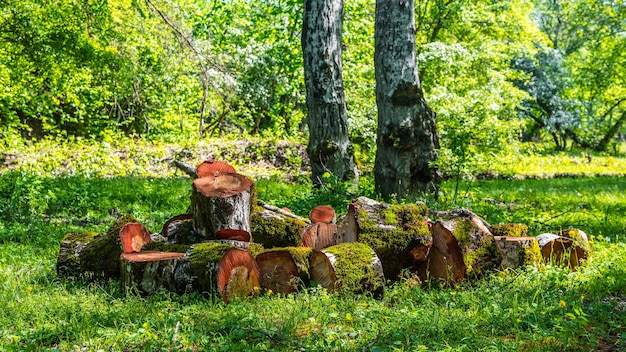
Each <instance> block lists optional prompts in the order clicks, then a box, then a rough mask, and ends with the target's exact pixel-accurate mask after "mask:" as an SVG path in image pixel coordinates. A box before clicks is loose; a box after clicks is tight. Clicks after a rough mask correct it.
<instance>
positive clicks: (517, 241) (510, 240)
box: [494, 236, 542, 269]
mask: <svg viewBox="0 0 626 352" xmlns="http://www.w3.org/2000/svg"><path fill="white" fill-rule="evenodd" d="M494 239H495V241H496V245H497V246H498V249H499V250H500V253H501V255H502V262H501V263H500V268H502V269H515V268H519V267H523V266H526V265H534V266H538V265H539V263H541V260H542V255H541V249H540V248H539V242H538V241H537V238H536V237H527V236H524V237H511V236H495V237H494Z"/></svg>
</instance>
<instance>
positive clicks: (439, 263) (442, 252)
mask: <svg viewBox="0 0 626 352" xmlns="http://www.w3.org/2000/svg"><path fill="white" fill-rule="evenodd" d="M430 231H431V233H432V245H431V247H430V250H429V251H428V255H427V258H426V261H425V262H422V263H420V264H419V266H418V274H419V276H420V279H421V280H422V281H426V280H430V279H437V280H440V281H443V282H446V283H454V282H458V281H460V280H462V279H463V278H465V273H466V267H465V262H464V261H463V253H462V251H461V247H460V246H459V243H458V242H457V240H456V238H455V237H454V236H453V235H452V232H451V231H450V230H448V229H447V228H446V227H445V226H444V225H443V223H441V221H437V222H435V223H431V225H430Z"/></svg>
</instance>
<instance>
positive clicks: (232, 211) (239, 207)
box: [191, 173, 253, 239]
mask: <svg viewBox="0 0 626 352" xmlns="http://www.w3.org/2000/svg"><path fill="white" fill-rule="evenodd" d="M252 185H253V182H252V181H251V180H250V179H249V178H247V177H245V176H243V175H239V174H236V173H216V174H213V175H209V176H205V177H201V178H197V179H195V180H194V181H193V190H192V195H191V212H192V214H193V225H194V230H195V231H196V232H197V233H198V234H199V235H200V238H201V239H214V236H215V233H216V232H217V231H219V230H221V229H235V230H244V231H247V232H248V233H250V232H251V231H250V207H251V204H250V202H251V188H252Z"/></svg>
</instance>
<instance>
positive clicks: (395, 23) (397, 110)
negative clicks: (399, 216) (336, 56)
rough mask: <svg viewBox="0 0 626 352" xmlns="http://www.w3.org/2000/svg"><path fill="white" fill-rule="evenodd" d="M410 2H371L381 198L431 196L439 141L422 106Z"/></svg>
mask: <svg viewBox="0 0 626 352" xmlns="http://www.w3.org/2000/svg"><path fill="white" fill-rule="evenodd" d="M414 7H415V3H414V0H400V1H386V0H377V1H376V25H375V54H374V65H375V69H376V104H377V106H378V132H377V138H376V145H377V148H378V149H377V150H376V161H375V164H374V177H375V182H376V191H377V192H378V193H380V194H381V195H382V196H383V197H386V198H389V197H391V196H392V195H396V196H397V197H407V196H409V197H410V196H415V195H417V194H423V193H435V194H436V191H437V190H438V185H439V183H440V182H441V176H440V173H439V171H438V170H437V168H436V167H435V166H434V165H433V162H434V161H435V160H436V159H437V151H436V149H437V148H439V139H438V133H437V125H436V115H435V113H434V112H433V111H432V109H430V107H429V106H428V105H427V104H426V101H425V100H424V95H423V92H422V88H421V86H420V81H419V77H418V67H417V60H416V52H415V11H414Z"/></svg>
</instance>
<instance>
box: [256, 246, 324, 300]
mask: <svg viewBox="0 0 626 352" xmlns="http://www.w3.org/2000/svg"><path fill="white" fill-rule="evenodd" d="M311 252H312V249H311V248H304V247H287V248H275V249H272V250H270V251H267V252H263V253H261V254H259V255H258V256H257V257H256V261H257V264H258V265H259V269H260V271H261V288H263V289H264V290H271V291H272V292H274V293H281V294H289V293H292V292H297V291H298V290H299V289H301V288H302V287H306V286H308V285H309V283H310V281H311V275H310V274H309V265H310V263H309V260H310V256H311Z"/></svg>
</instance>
